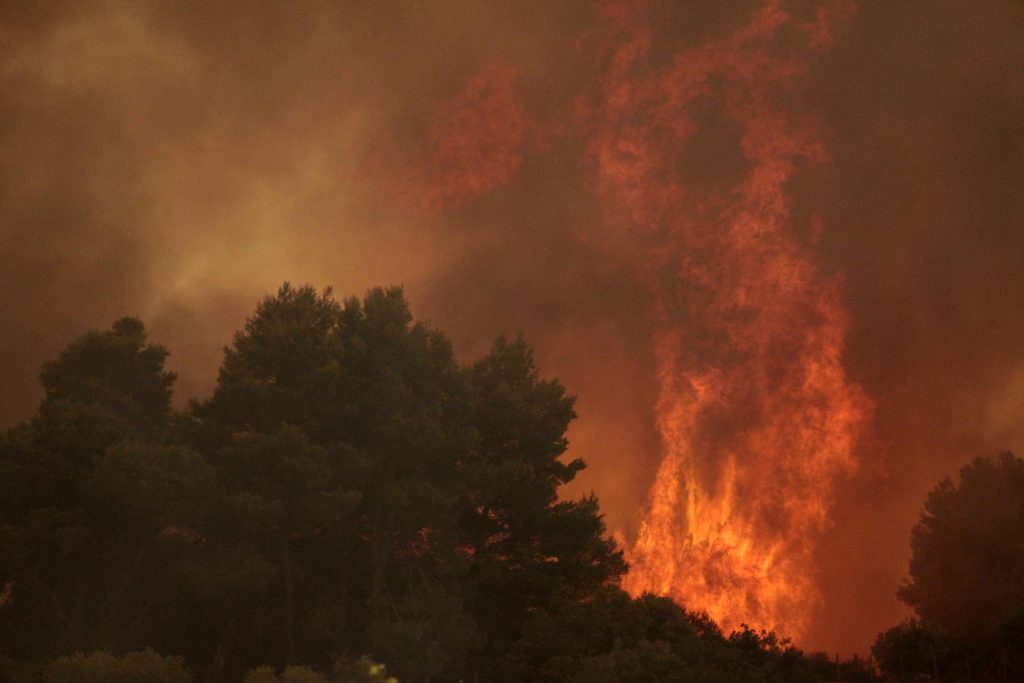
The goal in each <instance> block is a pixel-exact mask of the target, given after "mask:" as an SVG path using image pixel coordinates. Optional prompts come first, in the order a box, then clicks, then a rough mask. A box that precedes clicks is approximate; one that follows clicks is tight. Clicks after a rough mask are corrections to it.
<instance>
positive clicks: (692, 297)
mask: <svg viewBox="0 0 1024 683" xmlns="http://www.w3.org/2000/svg"><path fill="white" fill-rule="evenodd" d="M848 14H849V11H848V10H846V11H840V10H836V9H835V8H832V9H829V11H821V12H819V13H818V15H817V17H818V22H817V23H815V24H812V25H808V26H801V27H797V28H803V29H804V31H805V33H806V34H807V36H806V37H805V38H804V40H803V45H804V52H805V53H806V54H805V55H804V56H802V55H801V53H800V50H799V49H794V48H789V49H787V48H786V42H787V41H784V40H783V36H784V35H787V32H789V31H791V30H792V29H793V28H794V25H793V24H794V22H793V20H792V19H791V17H790V16H789V15H788V14H787V13H786V12H785V11H783V9H782V8H781V6H780V4H779V3H777V2H769V3H767V4H766V5H765V6H764V7H763V8H762V9H761V10H760V11H759V12H758V13H756V14H755V15H754V16H753V17H752V19H751V20H750V21H749V22H748V23H747V24H746V25H744V26H741V27H740V28H738V29H737V30H735V31H734V32H732V33H731V34H730V35H727V36H725V37H723V38H719V39H716V40H713V41H710V42H708V43H706V44H704V45H701V46H699V47H697V48H695V49H692V50H688V51H686V52H682V53H680V54H678V55H677V56H676V58H675V60H674V62H673V64H672V65H671V66H670V67H669V68H667V69H664V70H661V71H658V70H651V69H647V68H646V67H645V58H646V55H647V53H648V51H649V49H650V45H651V33H650V30H649V29H647V28H646V27H645V26H644V25H643V23H642V12H640V11H638V10H637V8H636V6H634V5H627V6H625V7H623V6H616V7H614V8H613V9H612V11H609V12H606V14H605V19H606V21H607V27H608V29H609V30H608V33H609V34H610V36H611V37H612V43H613V44H614V45H616V46H615V47H613V48H611V50H610V59H609V63H610V67H609V69H608V73H607V75H606V77H605V79H604V81H603V82H602V84H601V90H600V95H599V96H598V100H599V101H598V103H597V104H596V105H595V106H594V110H596V111H597V112H598V118H599V120H598V121H597V123H596V124H595V125H594V128H593V133H592V136H591V139H590V144H589V148H590V152H591V157H592V163H593V176H594V183H595V186H596V188H597V191H598V194H599V196H600V197H601V198H602V199H603V201H604V203H605V206H606V208H607V212H608V215H609V217H610V218H609V220H610V221H613V222H616V223H617V224H619V225H622V226H623V227H625V228H627V229H629V230H633V231H639V232H641V233H642V234H647V235H650V234H655V235H657V236H658V242H657V243H658V245H659V246H658V249H657V256H656V258H654V259H652V263H651V267H650V269H649V272H648V273H647V277H648V278H649V280H650V281H651V283H652V294H653V297H654V301H655V306H656V316H657V319H658V323H659V327H660V332H659V339H658V340H657V358H658V363H659V377H658V380H659V386H660V400H659V403H658V408H657V413H658V416H659V417H658V428H659V430H660V433H661V436H662V441H663V443H664V448H665V453H664V458H663V461H662V463H661V466H660V468H659V470H658V474H657V478H656V481H655V483H654V485H653V487H652V490H651V494H650V502H649V507H648V509H647V510H646V514H645V518H644V520H643V522H642V525H641V527H640V531H639V535H638V538H637V539H636V542H635V544H634V545H633V546H632V547H631V548H630V549H629V551H628V554H629V558H630V560H631V565H632V569H631V571H630V573H629V575H628V576H627V578H626V580H625V586H624V587H625V588H626V589H627V590H628V591H630V592H631V593H634V594H639V593H641V592H645V591H651V592H655V593H659V594H663V595H670V596H672V597H673V598H676V599H678V600H679V601H680V602H682V603H683V604H685V605H687V606H688V607H690V608H694V609H703V610H706V611H707V612H708V613H709V614H710V615H711V616H712V617H714V618H715V619H716V620H718V621H719V622H720V624H721V625H722V626H723V627H724V628H726V629H727V630H728V629H730V628H735V627H737V626H739V625H740V623H748V624H750V625H751V626H754V627H759V628H770V629H774V630H776V631H778V632H781V633H782V634H784V635H786V636H789V637H792V638H799V637H800V636H801V635H802V633H803V631H804V629H805V628H806V626H807V620H808V616H809V612H810V610H811V609H812V608H813V607H814V605H815V603H816V601H817V600H818V599H819V591H818V589H817V586H816V582H815V576H814V571H815V567H814V543H815V540H814V539H815V534H816V533H818V532H819V531H820V530H821V529H822V528H823V527H824V526H825V525H826V524H827V521H828V512H829V508H830V505H831V500H832V494H833V486H834V481H835V479H836V477H837V476H838V475H840V474H842V473H848V472H850V471H852V469H853V468H854V467H855V464H856V463H855V460H854V455H853V453H854V446H855V442H856V439H857V436H858V433H859V432H860V431H861V429H862V426H863V424H864V422H865V420H866V418H867V415H868V413H869V411H870V406H869V403H868V401H867V399H866V398H865V396H864V395H863V394H862V392H861V390H860V389H859V388H858V387H857V386H855V385H853V384H852V383H851V382H850V381H849V380H848V379H847V378H846V376H845V372H844V370H843V365H842V352H843V345H844V339H845V336H846V332H847V328H848V325H849V320H848V315H847V314H846V312H845V310H844V309H843V306H842V302H841V300H840V287H839V285H840V283H839V281H838V279H837V278H834V277H829V276H827V275H825V274H823V273H822V272H821V271H820V270H819V269H818V268H817V267H816V266H815V264H814V262H813V260H812V254H811V252H810V247H809V246H808V245H807V244H805V243H804V242H805V241H806V240H801V239H800V237H799V235H798V234H797V233H796V231H795V230H794V228H793V226H792V221H791V220H790V211H789V202H788V198H787V194H786V185H787V183H788V181H789V180H790V179H791V178H792V177H793V175H794V173H795V172H796V170H797V169H798V167H799V165H800V164H801V163H815V162H820V161H823V160H824V159H825V158H826V153H825V150H824V149H823V147H822V145H821V143H820V142H819V141H818V136H817V132H816V126H815V122H814V120H813V118H812V117H810V116H808V115H806V114H804V113H802V112H800V111H799V109H798V108H797V107H795V106H794V104H793V103H794V102H796V101H798V100H799V92H798V88H799V84H800V77H801V75H802V74H803V73H804V72H805V71H806V68H807V65H806V63H805V62H806V59H807V57H808V56H809V52H810V49H812V48H814V47H816V46H820V45H825V44H827V42H828V40H827V39H826V38H825V36H830V35H831V28H830V27H828V26H824V25H822V23H821V22H822V21H825V20H827V19H828V18H829V17H833V16H838V17H843V16H847V15H848ZM789 41H790V42H791V41H792V38H789ZM708 106H711V107H717V108H718V110H719V111H720V113H721V115H722V116H725V117H727V118H728V120H729V121H730V122H731V123H732V124H733V125H734V126H735V128H736V130H737V131H738V132H737V135H738V144H739V148H740V150H741V153H742V158H743V160H744V162H745V170H744V171H743V172H742V174H741V177H740V178H739V179H738V180H737V181H736V182H735V183H734V184H733V185H732V186H731V187H730V188H729V189H728V191H727V192H725V193H720V194H718V195H717V196H716V195H713V194H709V193H707V192H702V191H701V190H700V188H695V187H693V186H691V184H688V183H687V182H685V180H684V179H683V178H681V177H680V173H679V172H678V170H677V168H678V166H679V165H680V163H681V159H680V158H681V157H684V156H685V153H686V149H687V143H688V142H689V141H690V140H691V139H692V138H693V136H694V135H695V134H697V133H698V132H699V130H700V128H699V123H698V119H697V117H696V116H695V112H696V111H697V110H698V108H699V107H705V108H706V107H708ZM666 283H668V284H667V285H666Z"/></svg>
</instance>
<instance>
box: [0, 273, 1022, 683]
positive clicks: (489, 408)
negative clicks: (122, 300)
mask: <svg viewBox="0 0 1024 683" xmlns="http://www.w3.org/2000/svg"><path fill="white" fill-rule="evenodd" d="M168 354H169V351H168V350H167V349H165V348H164V347H162V346H160V345H159V344H156V343H153V342H151V341H150V340H149V339H148V337H147V334H146V330H145V327H144V325H143V323H142V322H141V321H139V320H137V319H134V318H123V319H121V320H118V321H116V322H115V323H114V324H113V325H112V326H111V327H110V328H109V329H107V330H104V331H93V332H89V333H87V334H85V335H84V336H82V337H81V338H79V339H78V340H76V341H74V342H73V343H72V344H71V345H69V346H68V347H67V348H66V349H65V350H64V351H63V352H62V353H61V354H60V355H59V356H58V357H57V358H56V359H55V360H53V361H52V362H50V363H48V364H46V365H45V367H44V368H43V370H42V373H41V382H42V385H43V388H44V391H45V395H44V397H43V399H42V401H41V403H40V405H39V409H38V411H37V413H36V414H35V416H34V417H32V419H30V420H29V421H27V422H25V423H23V424H20V425H18V426H16V427H14V428H12V429H10V430H8V431H6V432H4V433H2V434H0V681H4V682H5V683H7V682H8V681H10V682H12V683H13V682H16V681H18V682H20V681H36V680H43V681H48V682H49V683H88V682H90V681H97V682H98V681H125V682H126V683H127V682H128V681H133V682H135V683H138V682H140V681H141V682H143V683H169V682H172V681H173V682H174V683H186V682H187V681H203V682H211V683H213V682H231V683H237V682H242V681H244V682H245V683H269V682H271V681H274V682H285V683H326V682H327V681H339V682H353V681H364V682H368V681H381V682H384V681H394V680H395V678H394V677H395V676H397V678H398V679H400V680H403V681H453V682H454V681H461V680H473V681H495V682H506V681H507V682H509V683H511V682H514V681H527V680H529V681H551V682H555V681H574V682H576V683H615V682H618V681H621V682H623V683H627V682H630V683H632V682H636V683H639V682H641V681H654V680H658V681H662V680H664V681H722V682H725V681H741V682H742V681H751V682H753V681H768V680H770V681H792V682H794V683H795V682H803V681H807V682H810V681H821V680H835V679H840V680H864V681H866V680H871V678H872V676H873V672H872V669H871V667H870V665H869V664H868V663H867V662H865V661H864V660H858V659H856V658H854V659H853V660H848V661H843V662H840V661H839V660H838V659H835V660H833V659H832V658H830V657H829V656H826V655H824V654H820V653H819V654H811V655H806V654H804V653H803V652H801V651H800V650H798V649H797V648H795V647H794V646H793V645H792V644H790V643H789V642H788V641H786V640H785V639H783V638H781V637H780V636H777V635H776V634H774V633H767V632H764V631H755V630H753V629H751V628H749V627H746V626H743V627H742V628H741V629H739V630H737V631H735V632H732V633H728V634H726V633H723V632H722V631H721V629H720V628H719V627H718V626H717V625H716V624H715V623H714V621H712V620H711V619H710V618H709V617H708V616H707V615H706V614H703V613H699V612H694V611H690V610H687V609H685V607H683V606H680V605H678V604H676V603H674V602H673V601H671V600H669V599H667V598H662V597H655V596H653V595H649V594H648V595H643V596H641V597H639V598H631V597H630V596H629V595H627V594H626V593H624V592H623V591H622V590H621V589H620V588H619V582H620V579H621V577H622V576H623V574H624V573H625V571H626V569H627V565H626V562H625V560H624V557H623V553H622V551H621V550H620V549H619V548H618V547H617V546H616V544H615V542H614V541H612V540H611V539H610V538H609V537H608V535H607V534H606V529H605V526H604V522H603V520H602V516H601V514H600V510H599V507H598V502H597V499H596V498H595V497H594V496H593V495H589V496H585V497H583V498H581V499H579V500H566V499H563V498H562V497H560V496H559V487H561V486H562V485H563V484H565V483H568V482H570V481H571V480H572V479H573V477H574V476H575V475H576V474H577V473H578V472H579V471H580V470H581V469H582V468H583V467H584V463H583V461H582V460H579V459H574V460H567V459H565V458H564V455H565V452H566V449H567V446H568V442H567V439H566V430H567V428H568V426H569V423H570V422H571V420H573V419H574V418H575V412H574V409H573V405H574V399H573V397H572V396H571V395H569V394H568V393H567V391H566V389H565V387H563V386H562V385H561V384H560V383H559V382H558V381H557V380H554V379H545V378H542V377H541V376H540V374H539V373H538V370H537V368H536V366H535V364H534V362H533V357H532V354H531V351H530V349H529V347H528V346H527V344H526V342H525V341H524V340H523V339H521V338H520V339H515V340H507V339H498V340H496V341H495V342H494V344H493V346H492V347H491V349H490V351H489V352H488V353H487V354H486V355H485V356H484V357H483V358H481V359H479V360H478V361H477V362H475V363H472V364H469V365H460V364H459V363H458V362H457V361H456V359H455V356H454V354H453V352H452V348H451V344H450V343H449V341H448V339H447V338H446V337H445V335H444V334H442V333H441V332H440V331H438V330H436V329H434V328H433V327H431V326H430V325H428V324H426V323H422V322H416V321H414V320H413V317H412V315H411V313H410V310H409V306H408V302H407V301H406V299H405V297H404V294H403V292H402V290H401V289H398V288H390V289H382V288H378V289H373V290H371V291H369V292H368V293H367V294H366V295H365V296H364V297H363V298H361V299H359V298H347V299H344V300H343V301H338V300H336V299H335V298H334V296H333V295H332V293H331V291H330V290H329V289H328V290H324V291H317V290H316V289H314V288H313V287H311V286H302V287H293V286H291V285H289V284H285V285H283V286H282V287H281V288H280V289H279V290H278V291H277V293H276V294H275V295H273V296H268V297H266V298H265V299H264V300H263V301H261V302H260V303H259V305H258V306H257V307H256V310H255V311H254V313H253V314H252V315H251V316H250V317H249V318H248V320H247V321H246V323H245V326H244V328H243V329H242V330H240V331H239V332H238V333H237V334H236V335H235V337H234V339H233V340H232V342H231V344H230V345H229V346H227V347H226V348H225V350H224V357H223V362H222V364H221V367H220V372H219V375H218V378H217V382H216V387H215V389H214V391H213V393H212V395H211V396H210V397H208V398H206V399H204V400H195V401H192V402H191V403H189V404H188V405H187V407H185V408H184V409H182V410H175V409H174V408H173V402H172V390H173V385H174V381H175V376H174V374H173V373H171V372H169V371H168V370H167V369H166V367H165V361H166V359H167V357H168ZM1007 458H1010V456H1007ZM1019 462H1020V461H1019V460H1012V459H1005V458H1004V460H1002V461H1000V463H1001V464H1000V465H999V467H1003V468H1011V466H1013V467H1016V468H1017V469H1019ZM986 468H989V469H990V466H988V465H985V466H982V464H976V465H975V466H973V469H969V470H965V471H964V480H963V481H964V484H963V486H962V488H961V489H960V490H959V492H958V491H957V490H956V489H953V488H951V485H950V484H948V483H944V484H942V485H940V487H939V489H937V490H936V492H934V493H933V495H932V497H931V498H930V499H929V503H928V510H929V514H930V515H932V517H926V518H925V520H924V521H923V522H922V525H923V526H922V527H921V528H919V529H918V531H916V532H915V537H914V544H915V545H914V550H915V558H921V562H922V563H924V564H920V565H912V579H913V581H914V583H910V584H908V586H907V587H906V588H905V589H904V596H905V598H906V599H908V601H911V604H914V605H915V606H916V607H918V608H919V611H920V612H921V614H922V616H925V617H927V618H928V619H932V618H934V619H935V620H936V621H937V622H938V623H944V622H942V621H941V620H940V616H939V614H938V613H937V612H936V613H934V615H933V611H932V608H931V607H929V606H928V605H929V604H930V603H928V602H927V600H926V598H927V595H928V593H927V591H926V590H925V588H927V586H929V585H930V584H929V583H928V581H930V580H931V579H930V578H929V577H931V576H932V574H929V573H928V572H926V571H925V567H926V565H927V566H928V567H932V564H930V562H931V561H930V560H928V559H927V557H928V556H927V552H926V551H927V549H928V548H930V547H931V545H929V544H931V543H932V542H933V540H934V541H935V543H938V541H939V540H941V537H940V536H936V535H935V534H932V533H931V532H930V531H929V529H932V528H933V527H934V530H935V531H936V533H938V532H939V531H942V529H943V527H942V525H940V524H939V523H938V522H936V524H935V525H932V526H928V524H929V520H930V519H932V518H934V519H935V520H941V519H942V515H943V514H944V512H943V511H944V510H946V509H947V508H949V509H952V507H951V505H952V503H950V504H949V505H947V502H948V501H952V500H954V499H955V498H956V496H961V497H962V496H964V495H975V494H972V493H970V487H969V484H970V483H971V482H973V481H974V479H975V478H977V477H981V476H982V475H985V473H986V472H989V469H986ZM1016 471H1017V470H1016V469H1014V472H1016ZM989 474H991V472H989ZM1018 474H1019V473H1018ZM968 475H970V477H968ZM1004 488H1005V487H1004ZM1011 489H1012V487H1010V488H1007V489H1006V493H1007V495H1008V496H1009V494H1010V490H1011ZM1000 490H1003V489H1000ZM977 495H982V494H980V493H979V494H977ZM1000 519H1002V518H1000ZM1002 521H1003V522H1005V523H1006V524H1010V525H1012V524H1013V523H1014V522H1013V519H1011V518H1009V517H1007V518H1006V519H1002ZM979 524H982V526H984V524H987V522H984V520H982V521H980V522H979ZM979 528H980V527H979ZM933 537H934V538H933ZM936 547H938V546H936ZM940 569H941V568H940ZM1008 576H1009V575H1008ZM939 578H940V579H941V577H939ZM942 581H945V579H942ZM940 583H941V581H940ZM914 600H917V601H919V602H917V603H915V602H913V601H914ZM989 608H990V606H989V607H985V609H989ZM958 618H959V617H958ZM915 629H916V630H915ZM934 633H938V631H935V629H933V628H932V627H930V626H928V627H925V626H922V625H920V624H919V623H917V622H915V623H912V624H910V625H904V627H897V628H896V629H893V630H892V631H891V632H887V634H883V636H884V637H882V636H880V640H879V643H880V645H876V650H877V653H876V654H877V655H878V656H879V661H880V662H881V661H882V660H883V657H884V658H885V660H884V661H885V662H887V663H891V662H892V661H897V660H898V661H899V662H901V664H902V663H903V662H904V661H905V659H906V656H907V655H906V653H907V652H909V651H914V652H918V654H919V656H918V659H917V660H914V661H915V662H918V664H919V666H920V667H924V666H926V665H927V664H928V653H929V652H930V653H932V655H931V665H932V666H933V668H935V667H937V666H938V664H937V663H936V662H937V659H936V655H935V654H934V653H935V652H936V649H935V646H934V643H935V642H938V641H937V640H936V639H937V638H939V637H940V636H935V635H934ZM921 634H925V635H923V636H922V635H921ZM942 637H944V636H942ZM922 638H925V639H926V640H922ZM927 639H931V640H927ZM922 643H925V644H926V645H927V644H928V643H932V644H933V646H931V647H932V649H931V650H925V649H922V647H923V646H922ZM915 648H916V649H915ZM947 649H948V648H947ZM901 653H902V654H901ZM921 653H924V654H921ZM894 657H895V658H896V659H893V658H894ZM947 659H948V658H947ZM379 662H383V664H381V663H379ZM885 665H886V664H885V663H883V668H884V666H885Z"/></svg>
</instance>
